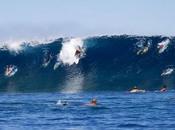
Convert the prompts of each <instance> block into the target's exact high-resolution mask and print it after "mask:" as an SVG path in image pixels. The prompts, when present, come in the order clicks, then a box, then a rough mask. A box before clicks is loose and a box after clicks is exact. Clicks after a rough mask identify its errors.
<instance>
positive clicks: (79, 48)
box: [0, 35, 175, 130]
mask: <svg viewBox="0 0 175 130" xmlns="http://www.w3.org/2000/svg"><path fill="white" fill-rule="evenodd" d="M174 72H175V37H167V36H130V35H120V36H94V37H86V38H58V39H49V40H39V41H9V42H3V43H0V130H1V129H2V130H25V129H26V130H35V129H36V130H38V129H41V130H49V129H50V130H56V129H59V130H116V129H128V130H132V129H133V130H137V129H138V130H143V129H150V130H156V129H157V130H159V129H163V130H165V129H168V130H170V129H172V130H173V129H174V128H175V91H174V90H175V86H174V84H175V73H174ZM163 85H166V86H167V89H168V91H167V92H163V93H161V92H159V91H158V90H160V88H161V87H162V86H163ZM133 86H138V87H139V88H141V89H144V90H146V92H145V93H137V94H136V93H135V94H131V93H129V92H128V91H129V90H130V89H131V88H132V87H133ZM92 98H96V99H97V101H98V105H97V106H96V107H90V106H87V105H86V104H87V103H88V102H90V100H91V99H92ZM59 100H63V101H67V102H68V105H66V106H62V105H60V104H58V103H57V102H58V101H59Z"/></svg>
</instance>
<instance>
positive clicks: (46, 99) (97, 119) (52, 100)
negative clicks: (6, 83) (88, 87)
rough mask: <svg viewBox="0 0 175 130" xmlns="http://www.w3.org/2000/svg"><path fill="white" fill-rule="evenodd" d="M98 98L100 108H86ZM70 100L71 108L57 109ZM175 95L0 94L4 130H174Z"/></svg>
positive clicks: (90, 93)
mask: <svg viewBox="0 0 175 130" xmlns="http://www.w3.org/2000/svg"><path fill="white" fill-rule="evenodd" d="M92 98H96V99H97V101H98V105H97V106H96V107H90V106H86V105H85V104H86V103H88V102H89V101H90V100H91V99H92ZM58 100H66V101H67V102H68V105H67V106H61V105H57V101H58ZM174 108H175V91H168V92H165V93H160V92H146V93H140V94H139V93H138V94H131V93H128V92H117V91H100V92H98V91H96V92H83V93H76V94H75V93H74V94H71V93H56V92H55V93H0V129H1V130H56V129H57V130H102V129H103V130H116V129H125V130H127V129H128V130H144V129H145V130H147V129H150V130H160V129H162V130H165V129H168V130H171V129H172V130H173V129H174V128H175V109H174Z"/></svg>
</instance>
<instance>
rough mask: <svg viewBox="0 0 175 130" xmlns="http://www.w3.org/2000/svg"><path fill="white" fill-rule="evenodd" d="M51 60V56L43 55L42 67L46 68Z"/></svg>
mask: <svg viewBox="0 0 175 130" xmlns="http://www.w3.org/2000/svg"><path fill="white" fill-rule="evenodd" d="M51 59H52V55H51V54H47V53H46V54H45V56H44V59H43V67H47V66H48V65H49V63H50V61H51Z"/></svg>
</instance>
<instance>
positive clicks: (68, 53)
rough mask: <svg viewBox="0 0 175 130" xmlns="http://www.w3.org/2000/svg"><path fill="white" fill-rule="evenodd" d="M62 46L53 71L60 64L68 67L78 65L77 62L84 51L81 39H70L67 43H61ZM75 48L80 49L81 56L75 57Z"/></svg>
mask: <svg viewBox="0 0 175 130" xmlns="http://www.w3.org/2000/svg"><path fill="white" fill-rule="evenodd" d="M62 45H63V46H62V49H61V51H60V53H59V55H58V56H57V63H56V64H55V66H54V69H56V68H57V67H58V66H59V65H60V64H64V65H69V66H70V65H73V64H78V63H79V60H80V59H81V58H82V57H83V55H84V51H85V50H84V49H83V40H82V39H81V38H73V39H70V40H69V41H66V42H63V43H62ZM77 48H81V49H82V52H81V53H82V54H81V55H80V57H77V56H76V55H75V53H76V50H77Z"/></svg>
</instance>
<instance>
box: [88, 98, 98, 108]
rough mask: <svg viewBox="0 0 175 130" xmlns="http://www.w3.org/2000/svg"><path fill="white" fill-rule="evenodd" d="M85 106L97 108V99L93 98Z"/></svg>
mask: <svg viewBox="0 0 175 130" xmlns="http://www.w3.org/2000/svg"><path fill="white" fill-rule="evenodd" d="M86 105H87V106H97V99H95V98H93V99H92V100H91V101H90V103H88V104H86Z"/></svg>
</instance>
